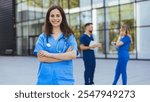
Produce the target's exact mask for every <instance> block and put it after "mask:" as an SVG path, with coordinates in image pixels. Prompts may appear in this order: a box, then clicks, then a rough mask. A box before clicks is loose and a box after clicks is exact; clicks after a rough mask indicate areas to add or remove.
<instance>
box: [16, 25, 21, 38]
mask: <svg viewBox="0 0 150 102" xmlns="http://www.w3.org/2000/svg"><path fill="white" fill-rule="evenodd" d="M16 31H17V37H19V36H22V27H21V23H18V24H17V27H16Z"/></svg>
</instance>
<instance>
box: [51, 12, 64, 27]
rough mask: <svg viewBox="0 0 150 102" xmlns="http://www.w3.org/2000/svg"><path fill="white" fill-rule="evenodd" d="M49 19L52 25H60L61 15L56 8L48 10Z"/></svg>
mask: <svg viewBox="0 0 150 102" xmlns="http://www.w3.org/2000/svg"><path fill="white" fill-rule="evenodd" d="M49 21H50V23H51V24H52V26H53V27H60V24H61V22H62V16H61V13H60V11H59V10H58V9H54V10H52V11H51V12H50V15H49Z"/></svg>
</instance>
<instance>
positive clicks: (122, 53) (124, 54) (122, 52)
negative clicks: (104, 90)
mask: <svg viewBox="0 0 150 102" xmlns="http://www.w3.org/2000/svg"><path fill="white" fill-rule="evenodd" d="M121 41H122V42H123V43H124V44H123V45H122V46H119V47H118V63H117V66H116V71H115V77H114V82H113V85H116V84H117V82H118V80H119V77H120V74H122V84H123V85H126V84H127V72H126V70H127V63H128V60H129V48H130V43H131V41H130V38H129V36H125V37H123V38H122V39H121Z"/></svg>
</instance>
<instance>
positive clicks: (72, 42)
mask: <svg viewBox="0 0 150 102" xmlns="http://www.w3.org/2000/svg"><path fill="white" fill-rule="evenodd" d="M68 44H69V46H72V48H73V49H72V50H75V51H78V48H77V42H76V39H75V36H74V35H72V34H71V35H70V36H69V38H68Z"/></svg>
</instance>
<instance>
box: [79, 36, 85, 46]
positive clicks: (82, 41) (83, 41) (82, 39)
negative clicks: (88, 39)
mask: <svg viewBox="0 0 150 102" xmlns="http://www.w3.org/2000/svg"><path fill="white" fill-rule="evenodd" d="M80 44H83V45H85V40H84V38H83V36H81V37H80Z"/></svg>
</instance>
